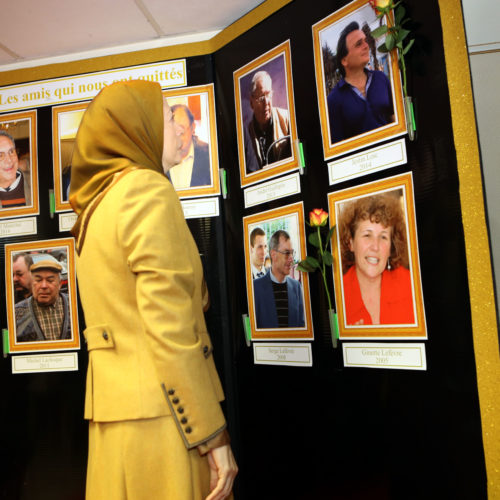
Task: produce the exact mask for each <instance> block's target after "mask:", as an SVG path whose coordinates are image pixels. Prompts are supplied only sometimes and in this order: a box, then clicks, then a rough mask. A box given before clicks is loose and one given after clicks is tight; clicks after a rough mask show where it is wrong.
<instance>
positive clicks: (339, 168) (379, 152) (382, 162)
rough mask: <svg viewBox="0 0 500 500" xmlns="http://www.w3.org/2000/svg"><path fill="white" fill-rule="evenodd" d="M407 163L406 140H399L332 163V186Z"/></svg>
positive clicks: (329, 167)
mask: <svg viewBox="0 0 500 500" xmlns="http://www.w3.org/2000/svg"><path fill="white" fill-rule="evenodd" d="M406 162H407V159H406V144H405V140H404V139H398V140H397V141H393V142H391V143H389V144H383V145H382V146H377V147H375V148H372V149H369V150H367V151H363V152H362V153H358V154H355V155H350V156H348V157H346V158H342V159H341V160H336V161H332V162H330V163H329V164H328V176H329V179H330V185H332V184H338V183H339V182H344V181H347V180H349V179H355V178H356V177H361V176H363V175H367V174H372V173H373V172H379V171H381V170H385V169H387V168H391V167H396V166H397V165H404V164H405V163H406Z"/></svg>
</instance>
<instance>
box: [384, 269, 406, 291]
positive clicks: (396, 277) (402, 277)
mask: <svg viewBox="0 0 500 500" xmlns="http://www.w3.org/2000/svg"><path fill="white" fill-rule="evenodd" d="M383 276H384V278H383V279H384V281H385V284H386V286H387V285H389V286H390V287H391V288H392V289H393V290H399V291H402V290H407V289H408V287H409V286H410V285H411V274H410V271H409V270H408V269H407V268H406V267H404V266H398V267H396V269H393V270H392V271H388V270H385V271H384V274H383Z"/></svg>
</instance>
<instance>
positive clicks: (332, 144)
mask: <svg viewBox="0 0 500 500" xmlns="http://www.w3.org/2000/svg"><path fill="white" fill-rule="evenodd" d="M351 22H357V23H358V25H359V28H360V29H361V30H362V31H364V32H365V33H367V41H368V39H369V36H370V34H369V32H370V31H371V30H372V29H374V28H375V27H377V26H378V25H379V22H380V21H379V20H377V17H376V13H375V11H374V10H373V8H372V7H371V5H370V3H369V2H368V1H367V0H354V1H353V2H351V3H349V4H347V5H346V6H345V7H343V8H342V9H339V10H337V11H335V12H333V13H332V14H330V15H329V16H327V17H325V18H324V19H322V20H321V21H319V22H317V23H316V24H314V25H313V27H312V32H313V48H314V69H315V76H316V88H317V94H318V107H319V115H320V124H321V135H322V141H323V154H324V157H325V159H329V158H333V157H336V156H339V155H342V154H345V153H350V152H352V151H355V150H357V149H360V148H364V147H366V146H369V145H372V144H376V143H378V142H381V141H384V140H387V139H391V138H394V137H397V136H399V135H402V134H405V133H406V121H405V111H404V100H403V92H402V85H401V77H400V73H399V67H398V61H397V52H396V49H394V50H392V51H391V52H390V53H389V54H382V53H380V52H378V51H377V50H376V49H375V47H376V46H377V45H380V44H381V43H382V40H374V39H373V38H371V43H368V45H371V47H370V54H371V56H370V61H369V63H368V65H367V66H372V68H371V69H372V70H373V72H374V73H377V71H380V72H382V73H384V74H385V75H386V76H387V79H388V82H389V83H390V88H391V96H392V109H393V121H392V122H387V123H386V124H385V125H382V126H379V127H377V128H372V129H369V130H368V129H367V130H366V131H364V132H362V133H359V134H357V135H351V132H352V128H353V127H352V126H349V127H348V126H336V125H335V124H341V123H342V124H344V123H347V122H346V119H344V118H343V117H342V115H340V116H338V117H337V118H336V117H335V116H334V112H333V107H334V106H336V107H337V108H338V105H336V104H335V102H338V101H336V100H334V99H333V97H334V94H332V92H333V90H334V88H335V87H336V86H338V84H339V83H342V82H344V80H343V79H342V78H340V76H341V75H340V74H339V73H338V72H336V71H335V70H334V68H335V64H337V65H338V62H337V63H335V61H336V59H335V57H336V51H337V42H338V40H339V36H340V34H341V32H342V30H343V29H344V28H345V27H346V26H347V25H349V24H350V23H351ZM380 80H383V78H380ZM374 81H375V80H374ZM385 81H387V80H385ZM339 95H340V94H339V93H338V94H337V96H339ZM330 96H331V108H332V112H330V111H331V110H330V109H329V105H328V97H330ZM344 96H345V92H344V93H343V94H342V97H337V99H340V101H341V102H346V101H345V98H344ZM353 98H354V99H355V97H353ZM345 105H346V106H347V104H345ZM348 111H349V112H350V113H349V114H350V115H351V116H353V113H352V110H351V109H350V108H349V110H348Z"/></svg>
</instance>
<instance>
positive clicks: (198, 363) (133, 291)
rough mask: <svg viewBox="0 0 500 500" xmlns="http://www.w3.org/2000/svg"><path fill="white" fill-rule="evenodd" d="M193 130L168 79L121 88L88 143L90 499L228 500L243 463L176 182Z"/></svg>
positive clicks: (82, 191) (82, 242)
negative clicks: (165, 92)
mask: <svg viewBox="0 0 500 500" xmlns="http://www.w3.org/2000/svg"><path fill="white" fill-rule="evenodd" d="M180 133H181V130H180V129H179V126H178V125H177V124H176V123H175V122H174V120H173V116H172V112H171V110H170V108H169V106H168V104H167V103H166V101H165V100H164V99H163V96H162V93H161V88H160V86H159V85H158V84H156V83H152V82H145V81H130V82H121V83H116V84H113V85H111V86H109V87H106V88H105V89H103V91H102V92H101V93H100V94H99V95H98V96H97V97H96V98H95V99H94V100H93V101H92V103H91V104H90V105H89V107H88V109H87V111H86V113H85V115H84V117H83V119H82V123H81V125H80V129H79V131H78V134H77V138H76V146H75V153H74V155H73V160H72V171H71V191H70V202H71V205H72V207H73V209H74V210H75V212H76V213H77V214H78V220H77V223H76V224H75V227H74V228H73V234H74V235H75V237H76V243H77V253H78V258H77V274H78V283H79V290H80V297H81V301H82V305H83V310H84V313H85V322H86V326H87V328H86V330H85V332H84V336H85V340H86V343H87V347H88V351H89V366H88V372H87V388H86V397H85V418H87V419H89V421H90V424H89V461H88V470H87V499H92V500H94V499H106V500H114V499H116V500H119V499H120V500H121V499H127V500H134V499H141V500H142V499H148V500H155V499H172V500H183V499H185V500H191V499H200V500H201V499H204V498H208V499H210V500H220V499H223V498H226V497H227V496H228V495H229V494H230V491H231V488H232V483H233V480H234V476H235V475H236V471H237V467H236V463H235V461H234V457H233V455H232V452H231V448H230V446H229V444H228V443H229V439H228V436H227V431H226V430H225V427H226V423H225V419H224V415H223V413H222V411H221V408H220V401H221V400H222V399H223V393H222V388H221V385H220V381H219V378H218V375H217V373H216V370H215V365H214V362H213V358H212V346H211V343H210V338H209V336H208V333H207V331H206V326H205V321H204V316H203V310H202V301H203V297H202V281H203V275H202V266H201V262H200V258H199V254H198V249H197V247H196V244H195V242H194V240H193V238H192V236H191V234H190V232H189V228H188V227H187V224H186V222H185V220H184V215H183V212H182V208H181V205H180V202H179V199H178V197H177V194H176V193H175V191H174V189H173V187H172V185H171V184H170V182H169V181H168V179H167V178H166V177H165V175H164V172H166V171H167V170H168V169H169V168H170V167H172V166H173V165H175V164H176V163H178V162H179V161H180V145H181V144H180V137H179V135H180Z"/></svg>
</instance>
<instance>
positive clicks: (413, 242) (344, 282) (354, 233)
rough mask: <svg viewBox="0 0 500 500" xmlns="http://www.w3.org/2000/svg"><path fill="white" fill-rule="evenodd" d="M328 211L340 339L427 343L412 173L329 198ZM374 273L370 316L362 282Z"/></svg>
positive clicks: (332, 195)
mask: <svg viewBox="0 0 500 500" xmlns="http://www.w3.org/2000/svg"><path fill="white" fill-rule="evenodd" d="M328 206H329V212H330V226H331V227H333V226H335V231H334V233H333V236H332V249H333V255H334V266H333V277H334V283H335V299H336V304H337V314H338V320H339V334H340V339H391V340H394V339H416V338H418V339H426V338H427V328H426V321H425V310H424V303H423V295H422V283H421V277H420V263H419V256H418V239H417V227H416V218H415V206H414V195H413V181H412V175H411V173H407V174H403V175H398V176H394V177H389V178H387V179H383V180H380V181H376V182H371V183H368V184H363V185H361V186H355V187H352V188H348V189H344V190H341V191H336V192H334V193H330V194H329V195H328ZM386 220H387V221H388V223H387V226H385V224H384V221H386ZM367 221H368V223H369V224H367V226H368V227H366V228H365V227H364V225H363V226H362V223H365V222H367ZM391 224H392V225H391ZM372 226H374V227H373V228H372ZM377 228H378V229H377ZM388 228H389V230H388V231H387V229H388ZM379 230H380V231H381V232H380V233H377V231H379ZM358 234H359V236H358ZM363 238H365V240H364V241H368V242H369V241H370V240H369V238H373V239H376V243H374V244H373V245H375V248H373V247H372V244H370V243H369V244H365V243H363ZM384 241H385V242H386V244H385V246H384V243H383V242H384ZM367 261H369V262H368V264H367ZM375 274H376V275H377V277H378V276H380V277H381V281H379V284H380V296H379V302H378V304H379V306H378V309H377V308H376V307H375V312H374V313H370V310H371V307H374V306H373V304H372V306H370V305H366V303H365V299H364V293H363V290H367V288H366V287H365V288H363V285H361V284H360V283H362V282H365V283H366V282H367V281H370V280H371V281H372V283H373V281H374V278H375ZM377 279H378V278H377ZM375 304H377V302H375ZM374 315H375V317H376V315H379V322H378V324H377V322H376V321H374V320H373V317H374Z"/></svg>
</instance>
